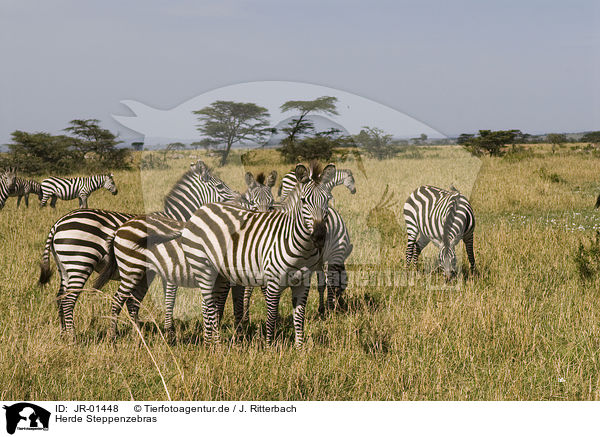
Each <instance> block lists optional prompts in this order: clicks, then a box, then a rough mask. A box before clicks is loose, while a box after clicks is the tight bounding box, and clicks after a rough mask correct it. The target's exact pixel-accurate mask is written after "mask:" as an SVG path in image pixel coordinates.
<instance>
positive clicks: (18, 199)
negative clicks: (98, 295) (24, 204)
mask: <svg viewBox="0 0 600 437" xmlns="http://www.w3.org/2000/svg"><path fill="white" fill-rule="evenodd" d="M21 197H23V196H21V195H19V196H18V197H17V208H18V207H19V205H21Z"/></svg>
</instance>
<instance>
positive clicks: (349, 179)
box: [277, 169, 356, 200]
mask: <svg viewBox="0 0 600 437" xmlns="http://www.w3.org/2000/svg"><path fill="white" fill-rule="evenodd" d="M297 182H298V180H297V179H296V175H295V174H294V172H293V171H291V172H289V173H287V174H286V175H285V176H284V177H283V178H281V185H279V191H278V192H277V195H278V196H279V199H280V200H283V199H285V198H286V196H287V195H288V193H290V191H292V190H293V189H294V187H295V186H296V183H297ZM342 184H344V185H345V186H346V188H348V190H350V193H352V194H354V193H356V187H355V186H354V176H353V175H352V171H351V170H349V169H340V170H336V172H335V177H334V178H333V179H332V180H331V182H329V185H330V189H333V188H334V187H336V186H338V185H342Z"/></svg>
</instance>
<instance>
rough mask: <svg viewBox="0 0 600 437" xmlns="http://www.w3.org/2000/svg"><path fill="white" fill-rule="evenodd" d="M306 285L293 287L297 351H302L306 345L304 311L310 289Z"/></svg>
mask: <svg viewBox="0 0 600 437" xmlns="http://www.w3.org/2000/svg"><path fill="white" fill-rule="evenodd" d="M309 288H310V287H309V286H306V285H305V284H301V285H298V286H296V287H292V307H293V309H294V334H295V336H294V345H295V347H296V349H302V346H303V345H304V311H305V309H306V299H307V298H308V289H309Z"/></svg>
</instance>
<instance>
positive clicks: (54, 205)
mask: <svg viewBox="0 0 600 437" xmlns="http://www.w3.org/2000/svg"><path fill="white" fill-rule="evenodd" d="M57 200H58V197H57V196H56V194H53V195H52V199H51V200H50V206H51V207H52V208H56V201H57Z"/></svg>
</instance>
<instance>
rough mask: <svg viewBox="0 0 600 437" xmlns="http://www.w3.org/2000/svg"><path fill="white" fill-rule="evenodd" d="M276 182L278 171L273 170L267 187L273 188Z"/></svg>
mask: <svg viewBox="0 0 600 437" xmlns="http://www.w3.org/2000/svg"><path fill="white" fill-rule="evenodd" d="M275 182H277V171H275V170H273V171H272V172H271V174H270V175H269V177H268V178H267V187H271V188H273V187H274V186H275Z"/></svg>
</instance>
